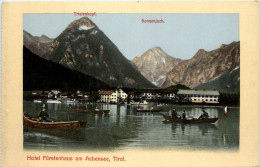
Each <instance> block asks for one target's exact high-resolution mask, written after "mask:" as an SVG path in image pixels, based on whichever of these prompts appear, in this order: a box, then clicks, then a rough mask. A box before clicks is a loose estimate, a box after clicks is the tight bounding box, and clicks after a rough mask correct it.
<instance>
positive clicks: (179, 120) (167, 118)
mask: <svg viewBox="0 0 260 167" xmlns="http://www.w3.org/2000/svg"><path fill="white" fill-rule="evenodd" d="M162 116H163V117H164V118H165V119H166V120H168V121H171V122H180V123H215V122H216V121H217V120H218V118H207V119H197V118H192V119H189V118H187V119H181V118H172V117H170V116H168V115H165V114H162Z"/></svg>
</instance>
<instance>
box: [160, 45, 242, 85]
mask: <svg viewBox="0 0 260 167" xmlns="http://www.w3.org/2000/svg"><path fill="white" fill-rule="evenodd" d="M239 65H240V42H232V43H230V44H228V45H221V47H219V48H218V49H215V50H213V51H209V52H207V51H205V50H203V49H200V50H199V51H198V52H197V53H196V54H195V56H194V57H193V58H191V59H189V60H184V61H182V62H180V63H179V64H178V65H176V66H175V67H174V68H173V69H172V70H171V71H170V72H168V73H167V78H166V80H165V82H164V84H163V85H162V86H163V87H168V86H171V85H176V84H183V85H186V86H188V87H190V88H194V87H195V86H197V85H200V84H203V83H207V82H209V81H212V80H213V79H215V78H217V77H219V76H221V75H222V74H223V73H225V72H226V71H227V70H232V69H234V68H236V67H238V66H239Z"/></svg>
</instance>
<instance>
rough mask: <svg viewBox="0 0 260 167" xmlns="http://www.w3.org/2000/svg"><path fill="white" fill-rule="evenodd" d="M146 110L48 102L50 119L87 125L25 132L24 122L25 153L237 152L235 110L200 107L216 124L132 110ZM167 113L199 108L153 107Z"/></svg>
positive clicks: (34, 109) (195, 112) (27, 105)
mask: <svg viewBox="0 0 260 167" xmlns="http://www.w3.org/2000/svg"><path fill="white" fill-rule="evenodd" d="M23 104H24V111H26V112H27V113H28V114H29V115H30V116H32V117H37V114H38V112H39V111H40V110H41V108H42V104H40V103H33V102H27V101H24V103H23ZM69 105H70V106H71V107H72V108H79V109H86V108H87V109H94V108H95V107H96V106H98V107H99V108H100V109H109V110H110V113H109V114H106V115H90V114H83V113H73V112H70V111H69ZM138 106H139V107H141V108H144V109H148V108H150V107H152V105H131V106H127V105H111V104H82V103H76V104H47V112H48V114H49V117H50V118H53V119H56V120H60V121H74V120H84V121H87V122H88V124H87V126H86V128H84V129H80V130H45V129H34V128H28V127H27V126H25V124H24V132H23V134H24V149H37V150H57V151H58V150H100V149H101V150H124V149H134V148H142V149H182V150H186V149H192V150H226V151H238V149H239V108H228V114H227V116H223V109H224V107H205V111H206V112H208V113H209V116H210V117H219V118H220V119H219V120H218V121H217V122H216V123H215V124H182V123H171V122H167V121H165V120H164V118H163V117H162V116H161V115H160V114H159V113H137V112H136V108H137V107H138ZM153 107H154V108H162V109H163V112H160V113H163V114H170V111H171V109H172V108H175V109H176V110H177V112H178V114H181V111H183V110H184V109H185V111H186V115H187V116H193V117H194V118H198V117H199V116H200V115H201V113H202V109H201V107H198V106H173V105H163V106H158V107H157V106H156V105H154V106H153Z"/></svg>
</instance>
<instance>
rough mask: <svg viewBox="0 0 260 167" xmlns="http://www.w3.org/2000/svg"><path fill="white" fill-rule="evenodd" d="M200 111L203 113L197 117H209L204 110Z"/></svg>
mask: <svg viewBox="0 0 260 167" xmlns="http://www.w3.org/2000/svg"><path fill="white" fill-rule="evenodd" d="M202 112H203V113H202V114H201V116H200V117H199V119H208V118H209V114H208V113H207V112H206V111H205V110H202Z"/></svg>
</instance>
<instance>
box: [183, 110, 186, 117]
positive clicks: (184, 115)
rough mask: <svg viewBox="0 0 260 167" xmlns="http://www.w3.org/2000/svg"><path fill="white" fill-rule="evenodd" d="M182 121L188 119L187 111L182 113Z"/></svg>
mask: <svg viewBox="0 0 260 167" xmlns="http://www.w3.org/2000/svg"><path fill="white" fill-rule="evenodd" d="M182 119H186V113H185V110H183V112H182Z"/></svg>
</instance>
